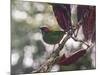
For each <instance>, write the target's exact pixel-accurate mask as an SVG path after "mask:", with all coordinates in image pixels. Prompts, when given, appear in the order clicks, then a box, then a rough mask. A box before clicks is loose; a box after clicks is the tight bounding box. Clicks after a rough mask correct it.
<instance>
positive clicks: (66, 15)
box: [52, 4, 71, 31]
mask: <svg viewBox="0 0 100 75" xmlns="http://www.w3.org/2000/svg"><path fill="white" fill-rule="evenodd" d="M52 6H53V11H54V14H55V17H56V19H57V22H58V24H59V26H60V27H61V28H62V29H64V30H65V31H69V30H70V28H71V10H70V5H69V4H52Z"/></svg>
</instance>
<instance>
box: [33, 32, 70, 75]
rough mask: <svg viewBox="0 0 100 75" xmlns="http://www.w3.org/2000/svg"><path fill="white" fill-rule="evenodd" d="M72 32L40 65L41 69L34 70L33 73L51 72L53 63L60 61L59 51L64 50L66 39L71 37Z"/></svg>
mask: <svg viewBox="0 0 100 75" xmlns="http://www.w3.org/2000/svg"><path fill="white" fill-rule="evenodd" d="M70 37H71V36H70V34H68V35H67V36H66V37H65V38H64V39H63V40H62V42H61V43H60V44H59V46H58V47H57V48H56V50H55V51H54V52H53V53H52V54H51V56H50V57H49V58H48V59H47V61H46V62H45V63H44V64H43V65H41V66H40V68H39V69H37V70H36V71H33V72H32V73H38V72H49V71H50V70H51V68H52V67H53V65H54V64H55V63H56V62H57V61H58V59H59V58H60V57H59V52H60V51H61V50H62V48H63V47H64V45H65V43H66V41H67V40H68V39H69V38H70Z"/></svg>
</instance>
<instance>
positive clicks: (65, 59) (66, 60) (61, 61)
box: [57, 50, 86, 65]
mask: <svg viewBox="0 0 100 75" xmlns="http://www.w3.org/2000/svg"><path fill="white" fill-rule="evenodd" d="M85 53H86V50H79V51H77V52H75V53H73V54H72V55H70V56H68V57H66V56H65V54H64V55H63V56H62V57H61V58H60V59H59V61H58V63H57V64H59V65H70V64H73V63H75V62H76V61H77V60H78V59H80V58H81V57H82V56H83V55H84V54H85Z"/></svg>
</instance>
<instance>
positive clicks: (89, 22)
mask: <svg viewBox="0 0 100 75" xmlns="http://www.w3.org/2000/svg"><path fill="white" fill-rule="evenodd" d="M95 14H96V12H95V6H78V20H80V19H82V26H83V33H84V36H85V39H86V40H91V39H92V36H93V35H94V32H95V17H96V15H95ZM91 41H92V40H91Z"/></svg>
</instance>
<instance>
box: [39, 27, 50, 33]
mask: <svg viewBox="0 0 100 75" xmlns="http://www.w3.org/2000/svg"><path fill="white" fill-rule="evenodd" d="M40 29H41V31H42V32H49V31H50V30H49V28H47V27H41V28H40Z"/></svg>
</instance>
